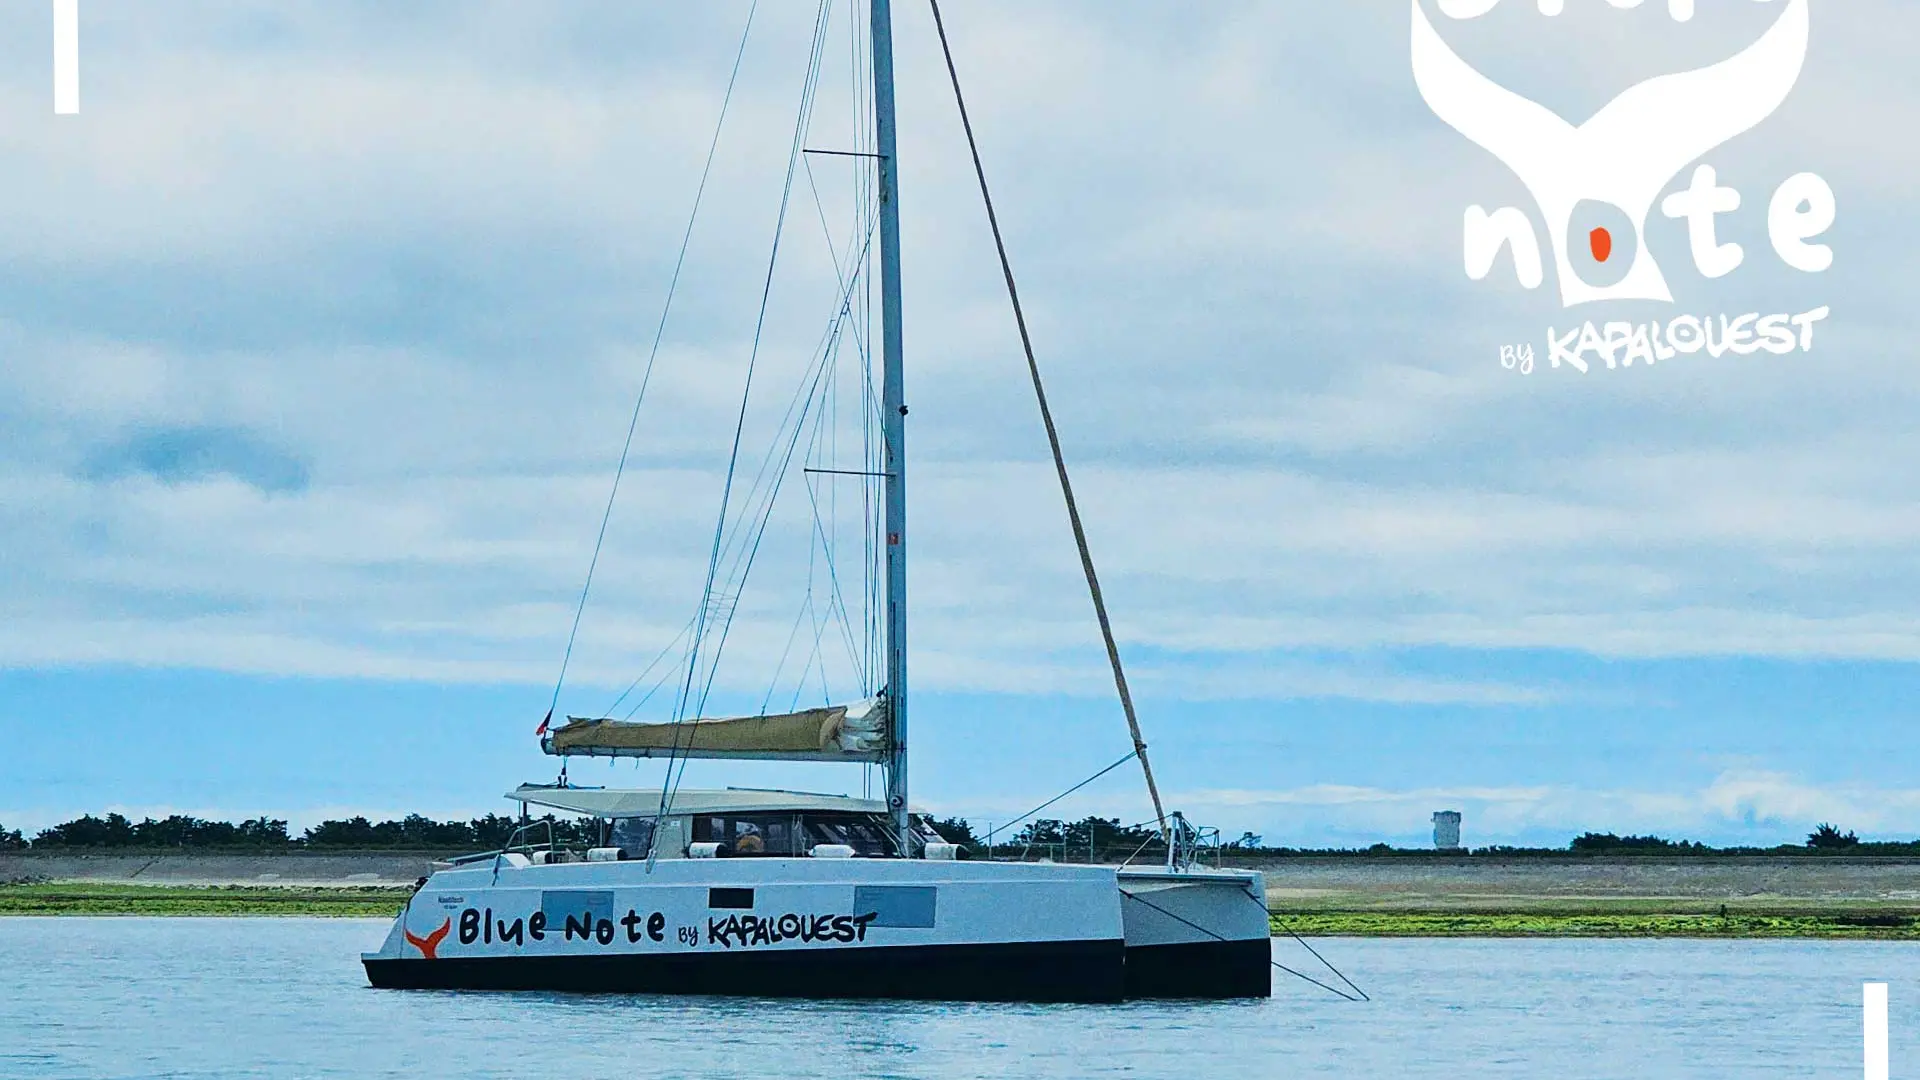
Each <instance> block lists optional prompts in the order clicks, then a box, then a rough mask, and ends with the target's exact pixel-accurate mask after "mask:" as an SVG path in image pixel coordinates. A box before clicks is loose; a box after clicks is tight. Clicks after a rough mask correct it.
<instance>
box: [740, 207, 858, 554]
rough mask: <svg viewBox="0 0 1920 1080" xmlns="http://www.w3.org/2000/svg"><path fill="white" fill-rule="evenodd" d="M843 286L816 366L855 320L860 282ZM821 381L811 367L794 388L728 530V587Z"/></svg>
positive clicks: (776, 489) (817, 348)
mask: <svg viewBox="0 0 1920 1080" xmlns="http://www.w3.org/2000/svg"><path fill="white" fill-rule="evenodd" d="M871 244H872V235H871V233H869V235H868V237H867V243H866V245H865V246H863V247H862V248H861V253H862V256H863V257H864V255H865V253H866V251H867V250H868V248H870V247H871ZM840 284H841V286H842V287H841V289H840V306H839V307H838V308H836V309H835V311H834V314H833V317H832V318H830V319H829V320H828V321H827V326H826V329H825V330H823V331H822V332H821V335H820V341H819V344H818V345H816V346H815V352H814V354H813V355H814V356H815V357H816V359H814V360H813V361H811V363H812V364H814V365H827V364H830V363H831V360H832V353H833V352H834V350H836V349H837V347H838V343H839V340H840V335H841V331H842V330H843V329H844V328H845V327H846V325H847V324H848V321H849V320H850V319H851V317H852V308H851V306H850V303H849V298H850V296H851V294H852V291H853V288H854V286H855V285H856V284H857V282H855V281H846V280H842V281H841V282H840ZM818 381H819V378H818V375H817V374H815V368H814V367H809V368H808V369H807V371H806V372H805V373H803V374H802V376H801V379H800V382H799V384H798V385H797V386H795V387H794V391H793V397H792V398H791V399H790V400H789V401H788V402H787V408H786V412H785V413H784V414H782V416H781V418H780V423H779V425H778V427H777V428H776V429H775V435H774V438H773V440H772V442H770V443H769V444H768V447H767V453H766V456H765V457H764V458H762V459H761V461H760V465H759V468H758V469H757V470H756V471H755V473H754V478H753V483H752V485H751V486H749V488H748V489H747V494H746V497H745V498H744V499H743V500H742V504H743V506H745V507H746V508H747V509H746V510H745V511H743V513H742V515H741V517H740V518H737V519H736V524H735V525H734V527H733V528H732V529H730V530H728V532H727V534H726V539H725V542H724V543H723V544H722V546H721V552H720V559H721V561H722V562H724V563H726V564H727V574H726V577H725V578H723V579H722V581H723V582H724V583H728V584H731V583H732V582H733V581H734V577H735V575H736V574H738V573H739V572H740V567H741V561H740V560H741V551H740V550H739V549H738V547H737V545H739V544H741V543H742V541H743V538H744V537H745V536H746V535H747V533H748V532H750V531H751V526H748V525H745V524H740V523H739V522H742V521H757V520H758V519H759V517H760V515H761V514H762V513H763V512H765V511H767V510H770V505H762V503H761V489H762V485H764V484H765V483H767V481H768V478H769V473H768V469H769V468H770V467H771V466H772V465H773V462H774V460H775V458H776V457H777V456H778V455H779V450H780V441H781V438H782V436H783V434H784V433H785V432H786V430H787V425H788V424H789V423H793V424H795V425H804V424H805V423H806V418H807V415H808V410H810V409H811V408H812V407H813V390H814V386H815V384H817V383H818ZM803 406H804V408H803ZM796 409H798V410H800V411H799V413H798V415H797V417H796V414H795V410H796ZM796 430H797V428H796ZM772 475H773V477H774V486H773V490H772V493H771V494H768V495H766V496H765V498H766V499H767V500H769V501H770V500H772V499H773V498H774V497H776V496H777V495H778V493H779V489H780V485H781V484H783V483H784V482H785V475H784V473H783V472H776V473H773V474H772ZM736 591H737V590H736Z"/></svg>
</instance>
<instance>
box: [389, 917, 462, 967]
mask: <svg viewBox="0 0 1920 1080" xmlns="http://www.w3.org/2000/svg"><path fill="white" fill-rule="evenodd" d="M451 929H453V920H452V919H448V920H447V921H446V922H443V923H441V924H440V929H438V930H435V931H434V932H433V933H431V934H428V935H427V936H426V937H423V938H419V937H414V936H413V931H411V930H409V929H407V928H406V927H404V926H402V927H401V928H400V932H401V933H402V934H404V935H406V938H407V943H408V944H410V945H412V946H413V947H414V948H416V949H419V950H420V955H421V956H424V957H426V958H427V959H429V960H434V959H438V958H437V957H436V956H435V955H434V953H435V952H437V951H438V950H439V948H440V943H441V942H442V941H445V940H446V939H447V931H449V930H451Z"/></svg>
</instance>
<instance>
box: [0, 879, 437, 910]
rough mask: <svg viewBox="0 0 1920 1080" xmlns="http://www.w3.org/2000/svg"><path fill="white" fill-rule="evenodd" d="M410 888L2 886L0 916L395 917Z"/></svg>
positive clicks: (56, 883)
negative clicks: (393, 915)
mask: <svg viewBox="0 0 1920 1080" xmlns="http://www.w3.org/2000/svg"><path fill="white" fill-rule="evenodd" d="M411 891H412V890H411V889H409V888H406V887H400V888H394V887H391V886H346V887H339V888H298V887H274V886H260V885H219V886H191V885H117V884H108V883H96V882H29V883H18V884H12V885H0V915H333V916H366V915H383V916H384V915H392V914H394V913H395V912H396V911H398V910H400V906H401V905H402V904H404V903H406V900H407V894H408V893H409V892H411Z"/></svg>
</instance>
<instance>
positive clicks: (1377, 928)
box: [1272, 911, 1920, 941]
mask: <svg viewBox="0 0 1920 1080" xmlns="http://www.w3.org/2000/svg"><path fill="white" fill-rule="evenodd" d="M1272 921H1273V932H1274V933H1276V934H1285V933H1287V932H1288V931H1292V932H1293V933H1296V934H1299V935H1301V936H1302V937H1479V938H1486V937H1592V938H1849V939H1855V940H1882V941H1916V940H1920V916H1914V915H1906V914H1889V913H1883V912H1858V913H1851V912H1843V911H1822V912H1819V913H1817V914H1812V913H1784V912H1783V913H1762V912H1751V911H1749V912H1734V913H1729V914H1726V915H1720V914H1675V913H1650V912H1634V913H1624V912H1596V911H1560V912H1555V911H1524V912H1489V911H1472V912H1436V911H1419V912H1412V911H1404V912H1403V911H1392V912H1383V911H1310V912H1276V913H1275V914H1274V916H1273V920H1272Z"/></svg>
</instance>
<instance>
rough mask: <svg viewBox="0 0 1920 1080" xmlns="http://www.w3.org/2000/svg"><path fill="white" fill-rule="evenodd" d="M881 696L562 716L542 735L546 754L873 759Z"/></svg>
mask: <svg viewBox="0 0 1920 1080" xmlns="http://www.w3.org/2000/svg"><path fill="white" fill-rule="evenodd" d="M887 738H888V731H887V699H886V697H885V696H884V695H883V696H878V697H871V698H867V699H866V700H864V701H857V702H854V703H853V704H851V705H831V706H827V707H825V708H819V709H806V710H803V711H801V712H795V713H779V714H776V715H773V716H741V717H734V718H730V719H716V720H687V721H683V722H681V723H678V724H671V723H669V724H647V723H636V722H633V721H628V720H590V719H587V718H585V717H578V716H575V717H568V719H567V723H566V725H565V726H563V727H559V728H555V729H554V730H553V731H552V732H551V733H549V734H548V735H547V736H546V738H545V739H544V740H543V741H542V744H541V745H542V746H543V747H544V748H545V749H546V751H547V753H549V754H563V755H583V756H588V757H670V756H679V757H696V758H699V757H708V758H711V757H721V758H724V757H746V758H776V759H786V760H804V761H873V760H877V759H878V758H880V757H882V756H884V755H885V754H886V752H887Z"/></svg>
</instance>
